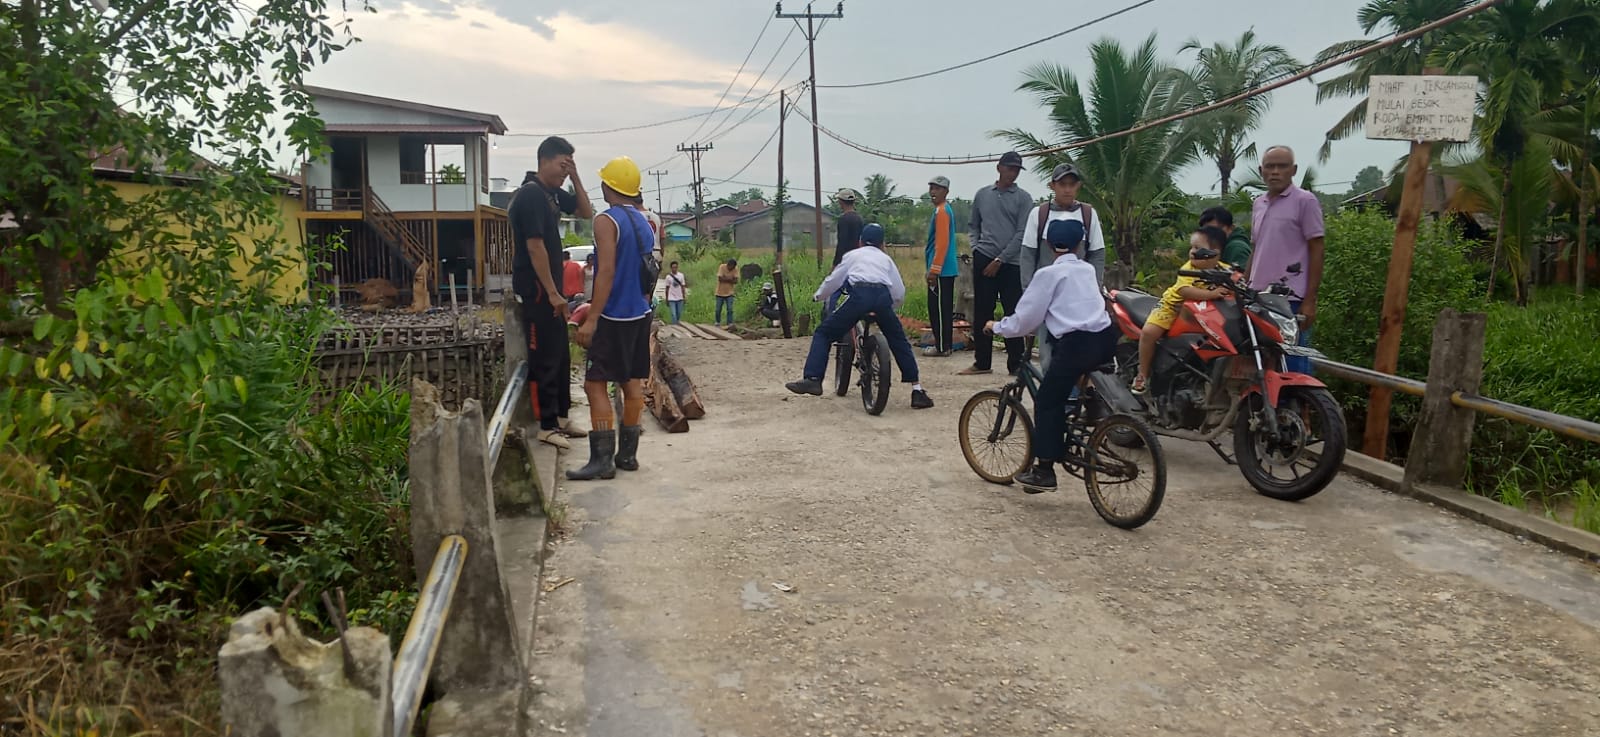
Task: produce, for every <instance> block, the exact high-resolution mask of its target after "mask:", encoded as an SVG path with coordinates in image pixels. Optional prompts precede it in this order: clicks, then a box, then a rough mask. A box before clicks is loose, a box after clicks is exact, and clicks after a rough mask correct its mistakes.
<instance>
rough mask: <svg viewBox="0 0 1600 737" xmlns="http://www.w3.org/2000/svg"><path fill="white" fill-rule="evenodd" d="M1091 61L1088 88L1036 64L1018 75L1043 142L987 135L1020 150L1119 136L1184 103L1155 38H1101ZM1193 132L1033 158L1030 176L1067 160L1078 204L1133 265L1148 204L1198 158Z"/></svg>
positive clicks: (1146, 134)
mask: <svg viewBox="0 0 1600 737" xmlns="http://www.w3.org/2000/svg"><path fill="white" fill-rule="evenodd" d="M1089 57H1090V59H1091V60H1092V62H1093V68H1092V72H1091V74H1092V76H1091V77H1090V78H1089V79H1088V80H1087V89H1085V88H1084V85H1081V84H1080V82H1079V79H1078V77H1077V76H1076V75H1074V74H1073V73H1072V72H1071V71H1070V70H1068V69H1067V68H1066V67H1063V66H1061V65H1059V64H1049V63H1044V64H1037V65H1034V66H1032V67H1029V68H1028V69H1027V70H1026V71H1025V72H1024V73H1023V76H1024V80H1023V82H1022V84H1021V85H1019V86H1018V87H1017V89H1018V91H1021V92H1027V93H1029V94H1031V95H1032V96H1033V97H1034V99H1035V100H1036V101H1037V102H1038V103H1039V105H1040V106H1042V107H1044V108H1045V109H1046V110H1047V111H1048V116H1047V117H1048V118H1049V121H1050V131H1049V132H1048V133H1046V134H1044V135H1043V136H1040V135H1035V134H1032V133H1029V132H1027V131H1024V130H1022V129H1020V128H1013V129H1010V130H1003V131H995V132H994V133H992V134H991V135H992V136H994V137H996V138H999V139H1002V140H1005V141H1009V142H1010V143H1011V144H1012V145H1013V146H1015V147H1016V148H1017V149H1018V150H1020V151H1023V152H1030V151H1042V150H1045V149H1049V148H1052V147H1054V146H1057V145H1061V144H1065V143H1069V142H1072V141H1076V140H1083V139H1087V138H1091V137H1094V136H1098V135H1101V134H1105V133H1112V132H1116V131H1121V130H1125V129H1127V128H1129V127H1132V126H1133V125H1135V124H1137V123H1139V122H1141V121H1144V120H1149V119H1152V118H1157V117H1161V116H1163V115H1166V114H1168V113H1170V112H1172V111H1173V110H1175V109H1176V108H1177V107H1178V106H1180V105H1181V104H1182V100H1181V98H1180V97H1179V96H1178V95H1175V94H1173V88H1174V80H1175V77H1174V74H1173V69H1172V67H1171V66H1170V65H1168V64H1166V63H1164V62H1163V61H1161V59H1160V58H1159V56H1158V54H1157V51H1156V37H1155V35H1154V34H1151V36H1150V37H1149V38H1148V39H1146V40H1145V41H1144V42H1143V43H1141V44H1140V45H1138V46H1137V47H1133V48H1129V47H1125V46H1123V45H1122V44H1121V43H1119V42H1117V41H1116V40H1115V39H1110V38H1103V39H1100V40H1098V41H1096V42H1094V44H1092V45H1091V46H1090V48H1089ZM1198 152H1199V148H1198V146H1197V145H1196V143H1195V140H1194V132H1193V130H1192V129H1190V128H1187V127H1184V126H1179V125H1176V124H1174V125H1168V126H1159V127H1156V128H1151V129H1148V130H1144V131H1140V132H1138V133H1135V134H1133V135H1130V136H1125V137H1122V138H1117V139H1114V140H1110V141H1103V142H1100V143H1096V144H1093V145H1090V146H1085V147H1082V148H1079V149H1076V150H1071V151H1063V152H1056V153H1051V154H1046V155H1043V156H1040V157H1039V163H1038V165H1037V168H1036V170H1037V171H1039V172H1041V173H1048V172H1049V171H1050V170H1051V169H1052V168H1054V167H1055V166H1056V165H1057V164H1060V163H1067V162H1070V163H1072V164H1073V165H1074V166H1076V167H1077V168H1078V170H1079V171H1080V172H1082V174H1083V181H1084V184H1083V192H1082V195H1081V196H1082V198H1083V199H1084V201H1086V202H1089V203H1090V204H1092V205H1094V206H1095V210H1096V212H1097V213H1099V215H1100V217H1101V222H1102V223H1104V224H1106V225H1107V226H1109V228H1110V230H1111V244H1112V247H1113V248H1114V249H1115V254H1116V257H1117V258H1118V259H1120V260H1121V261H1122V263H1124V264H1126V265H1128V266H1129V267H1132V266H1133V264H1134V257H1135V254H1137V253H1138V252H1139V250H1140V233H1141V229H1142V228H1143V226H1144V224H1145V221H1146V217H1147V214H1148V212H1149V209H1150V207H1151V203H1154V202H1159V201H1163V200H1164V199H1166V197H1165V195H1167V194H1169V193H1170V191H1171V190H1174V189H1175V187H1174V184H1173V179H1174V177H1175V176H1176V175H1177V174H1178V172H1179V171H1181V170H1182V169H1183V168H1184V167H1186V166H1188V165H1189V164H1191V163H1194V162H1195V161H1196V160H1198Z"/></svg>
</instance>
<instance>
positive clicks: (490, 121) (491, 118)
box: [301, 84, 506, 135]
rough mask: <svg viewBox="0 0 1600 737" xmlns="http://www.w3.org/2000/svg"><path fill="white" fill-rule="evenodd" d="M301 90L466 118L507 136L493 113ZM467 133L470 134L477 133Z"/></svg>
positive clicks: (309, 87) (324, 89) (341, 92)
mask: <svg viewBox="0 0 1600 737" xmlns="http://www.w3.org/2000/svg"><path fill="white" fill-rule="evenodd" d="M301 89H303V90H305V91H306V92H307V93H309V94H312V95H316V96H320V97H327V98H330V99H334V100H347V101H350V102H359V103H364V104H367V105H378V106H382V107H391V108H395V109H397V110H410V111H412V112H419V113H430V114H434V115H449V116H454V117H458V118H466V119H467V120H477V121H482V122H483V123H484V124H486V125H487V126H488V127H489V132H491V133H494V134H497V135H505V132H506V124H505V123H504V122H502V121H501V120H500V116H498V115H494V114H492V113H477V112H473V111H471V110H461V109H458V108H448V107H441V106H438V105H428V104H424V103H420V102H411V101H409V100H396V99H394V98H392V97H378V96H377V95H366V94H362V93H360V92H349V91H346V90H336V89H332V88H329V87H316V86H313V85H309V84H308V85H302V86H301ZM467 132H469V133H470V132H476V131H467Z"/></svg>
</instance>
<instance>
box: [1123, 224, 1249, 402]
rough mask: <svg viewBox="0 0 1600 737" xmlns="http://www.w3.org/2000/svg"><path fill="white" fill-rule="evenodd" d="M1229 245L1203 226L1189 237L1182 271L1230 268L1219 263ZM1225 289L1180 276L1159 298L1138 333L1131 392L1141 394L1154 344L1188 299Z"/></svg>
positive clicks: (1221, 294) (1217, 296)
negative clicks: (1136, 374)
mask: <svg viewBox="0 0 1600 737" xmlns="http://www.w3.org/2000/svg"><path fill="white" fill-rule="evenodd" d="M1227 242H1228V234H1227V233H1224V232H1223V231H1222V229H1221V228H1218V227H1215V226H1206V227H1204V228H1199V229H1197V230H1195V231H1194V232H1193V233H1191V234H1190V235H1189V261H1188V262H1187V263H1185V264H1184V265H1183V270H1185V271H1204V270H1206V269H1215V268H1217V267H1219V266H1220V267H1222V268H1224V269H1226V268H1230V267H1229V266H1228V265H1227V264H1224V263H1222V259H1221V253H1222V247H1223V246H1224V245H1225V244H1226V243H1227ZM1228 294H1229V292H1228V290H1227V289H1225V288H1223V287H1206V286H1203V285H1202V284H1201V283H1200V280H1199V279H1196V278H1194V277H1192V276H1180V277H1178V281H1177V283H1175V284H1173V285H1172V286H1171V287H1170V288H1168V289H1167V291H1166V292H1165V293H1163V294H1162V295H1161V306H1160V307H1157V308H1156V309H1155V310H1154V311H1152V312H1151V313H1150V318H1149V319H1148V320H1145V322H1144V332H1142V333H1140V334H1139V376H1138V378H1135V379H1134V380H1133V391H1134V392H1136V393H1137V392H1143V391H1144V388H1145V382H1146V381H1147V380H1148V379H1149V376H1150V364H1151V362H1152V361H1154V360H1155V356H1156V343H1159V342H1161V339H1162V338H1163V337H1165V336H1166V334H1167V331H1168V330H1171V329H1172V324H1173V323H1174V322H1177V320H1178V310H1180V309H1182V308H1183V303H1184V302H1186V301H1189V300H1200V301H1205V300H1213V299H1222V298H1224V297H1227V296H1228Z"/></svg>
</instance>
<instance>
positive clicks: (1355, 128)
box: [1316, 0, 1471, 163]
mask: <svg viewBox="0 0 1600 737" xmlns="http://www.w3.org/2000/svg"><path fill="white" fill-rule="evenodd" d="M1469 4H1471V0H1372V1H1371V2H1369V3H1367V4H1366V5H1363V6H1362V7H1361V10H1359V11H1357V12H1356V20H1357V21H1358V22H1360V24H1361V31H1362V33H1366V34H1372V33H1373V32H1374V31H1377V30H1379V29H1380V28H1381V29H1383V30H1384V31H1386V32H1391V33H1404V32H1406V31H1410V30H1412V29H1415V28H1420V27H1422V26H1424V25H1426V24H1428V23H1431V22H1433V21H1436V20H1438V19H1440V18H1443V17H1445V16H1447V15H1450V14H1451V13H1454V12H1456V11H1459V10H1461V9H1462V8H1465V7H1467V6H1468V5H1469ZM1456 32H1457V31H1456V30H1455V29H1454V28H1453V27H1452V26H1445V27H1443V28H1438V29H1435V30H1432V31H1429V32H1428V33H1425V34H1422V35H1421V36H1418V37H1417V38H1414V39H1411V40H1410V41H1406V42H1404V43H1399V44H1396V45H1394V46H1390V47H1388V48H1386V49H1383V50H1381V51H1375V52H1373V53H1371V54H1368V55H1366V56H1363V57H1361V58H1359V59H1357V60H1355V61H1353V62H1351V63H1350V65H1349V66H1348V67H1347V69H1348V71H1346V72H1345V73H1344V74H1341V75H1339V76H1337V77H1334V78H1333V79H1329V80H1326V81H1324V82H1319V83H1318V84H1317V102H1318V103H1321V102H1323V101H1325V100H1331V99H1333V98H1336V97H1355V98H1359V100H1360V101H1359V102H1357V103H1356V104H1355V106H1354V107H1352V108H1350V112H1347V113H1345V114H1344V117H1342V118H1340V119H1339V122H1337V123H1335V124H1334V125H1333V127H1332V128H1330V129H1328V132H1327V133H1326V134H1325V135H1324V137H1323V142H1322V148H1321V149H1320V150H1319V151H1318V152H1317V156H1318V160H1319V161H1321V162H1323V163H1327V161H1328V155H1329V154H1330V153H1332V151H1333V142H1334V141H1338V140H1342V139H1345V138H1348V137H1350V136H1352V135H1354V134H1356V133H1357V132H1359V131H1360V130H1361V127H1362V126H1363V125H1364V124H1365V123H1366V120H1367V80H1368V79H1369V78H1371V77H1372V75H1374V74H1421V73H1422V71H1423V69H1424V68H1425V67H1426V66H1427V59H1428V55H1429V53H1430V52H1431V51H1432V49H1433V48H1434V47H1436V46H1438V45H1439V44H1440V43H1441V42H1442V41H1444V40H1445V39H1446V38H1448V37H1449V36H1451V35H1452V34H1454V33H1456ZM1369 43H1371V42H1370V41H1369V40H1367V39H1357V40H1353V41H1340V42H1339V43H1336V44H1334V45H1332V46H1329V47H1328V48H1326V49H1323V50H1322V52H1321V53H1318V54H1317V58H1316V61H1318V62H1323V61H1327V60H1328V59H1332V58H1334V57H1336V56H1340V55H1342V54H1345V53H1347V52H1350V51H1354V50H1356V49H1358V48H1361V47H1363V46H1366V45H1367V44H1369Z"/></svg>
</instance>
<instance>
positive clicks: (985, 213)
mask: <svg viewBox="0 0 1600 737" xmlns="http://www.w3.org/2000/svg"><path fill="white" fill-rule="evenodd" d="M995 169H996V170H997V171H999V172H1000V177H999V179H998V180H997V181H996V182H995V183H994V184H992V185H990V186H987V187H984V188H983V189H980V190H978V194H977V195H975V196H973V198H972V219H971V222H969V223H968V224H967V234H968V235H969V236H971V238H972V291H973V304H972V309H973V312H974V314H973V315H972V316H971V318H970V319H971V320H973V322H974V324H979V323H983V322H987V321H988V320H989V319H990V318H991V317H993V316H994V305H995V301H996V300H998V301H999V302H1000V307H1001V310H1002V311H1003V314H1005V315H1010V314H1012V313H1013V312H1015V311H1016V309H1017V300H1018V299H1020V298H1021V297H1022V270H1021V268H1020V266H1019V264H1020V263H1021V261H1020V257H1021V252H1022V228H1023V221H1024V220H1026V218H1027V215H1028V213H1029V212H1030V211H1032V210H1033V196H1032V195H1029V194H1028V193H1027V192H1026V191H1024V190H1023V189H1022V188H1021V187H1019V186H1017V177H1018V176H1019V175H1021V174H1022V155H1021V154H1019V153H1017V152H1015V151H1007V152H1006V153H1005V155H1003V156H1001V157H1000V164H999V165H998V166H996V167H995ZM975 353H976V355H975V356H974V357H973V361H972V366H970V367H968V368H965V369H962V370H961V374H962V375H972V374H987V373H989V371H990V363H991V361H992V360H993V357H994V343H993V341H990V340H986V339H985V340H978V341H977V346H976V351H975ZM1026 353H1027V343H1026V341H1024V340H1023V338H1022V337H1020V336H1019V337H1016V338H1007V339H1006V372H1007V373H1013V374H1014V373H1016V372H1017V369H1018V368H1020V367H1021V366H1022V362H1023V361H1024V360H1026Z"/></svg>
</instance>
